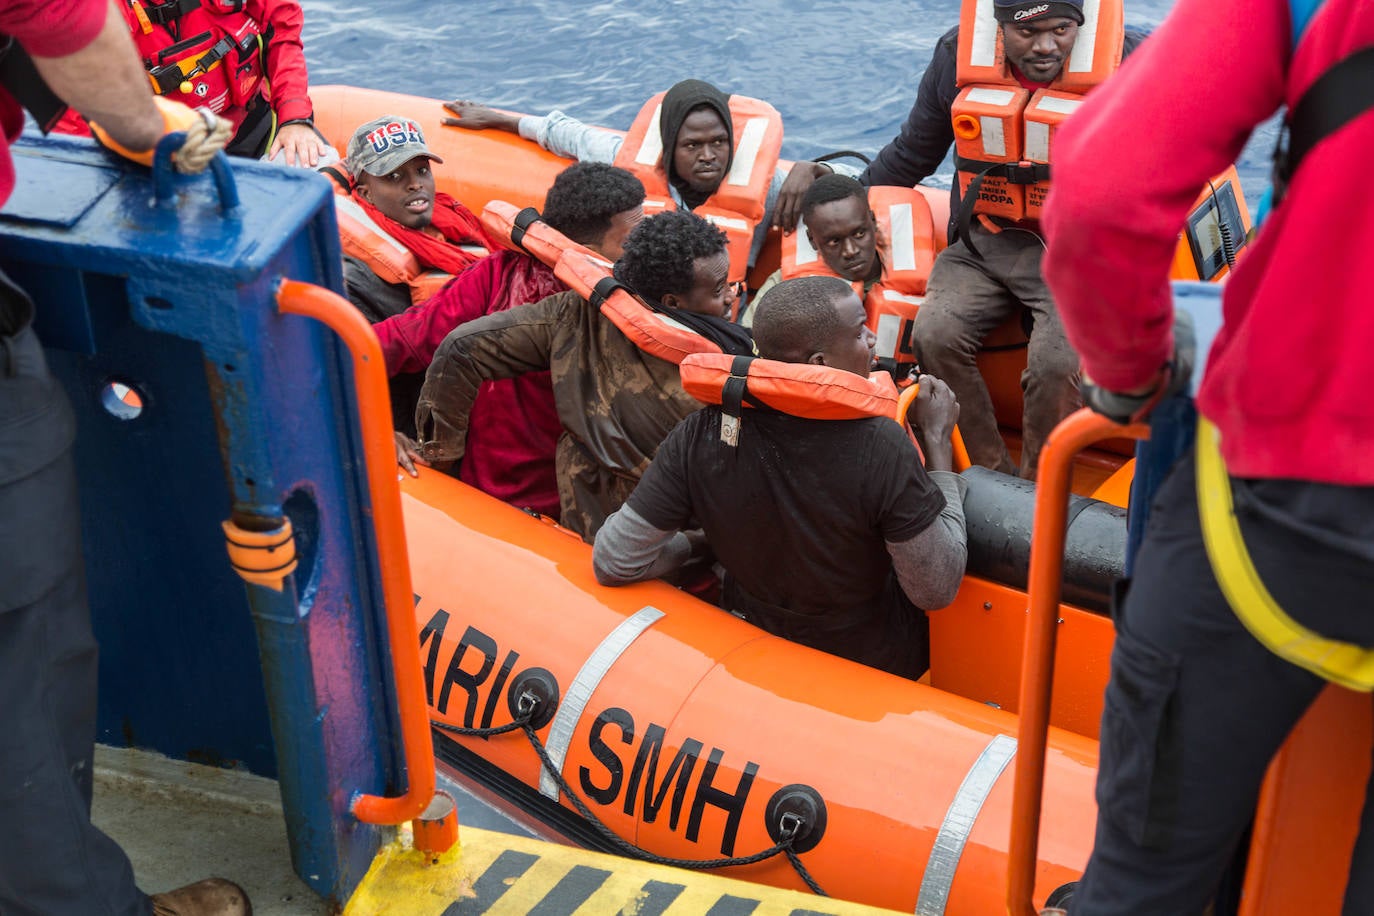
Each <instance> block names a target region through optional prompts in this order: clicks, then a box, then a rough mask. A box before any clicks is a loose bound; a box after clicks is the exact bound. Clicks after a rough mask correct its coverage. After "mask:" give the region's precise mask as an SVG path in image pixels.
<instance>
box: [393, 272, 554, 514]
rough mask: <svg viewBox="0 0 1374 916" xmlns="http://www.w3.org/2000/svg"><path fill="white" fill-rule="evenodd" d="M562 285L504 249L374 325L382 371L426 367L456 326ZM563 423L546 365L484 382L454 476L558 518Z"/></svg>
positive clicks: (548, 293) (421, 370)
mask: <svg viewBox="0 0 1374 916" xmlns="http://www.w3.org/2000/svg"><path fill="white" fill-rule="evenodd" d="M566 289H567V287H566V286H565V285H564V284H563V281H561V280H559V279H558V278H557V277H555V276H554V273H553V270H552V269H551V268H550V267H548V266H546V265H545V264H544V263H543V262H541V261H539V260H538V259H536V258H532V257H530V256H529V255H527V254H525V253H524V252H519V251H510V250H504V249H503V250H501V251H498V252H496V253H495V254H493V255H491V256H490V257H488V258H484V259H482V260H481V261H478V262H477V263H476V264H474V265H473V266H472V267H471V268H470V269H469V270H466V271H464V272H463V273H462V274H460V275H459V276H457V277H455V278H454V279H453V280H452V281H451V282H450V283H449V284H448V285H447V286H445V287H444V288H443V289H442V290H440V291H439V292H438V293H437V294H435V295H434V296H433V297H432V298H430V299H428V300H426V301H425V302H422V303H420V304H419V305H416V306H414V307H412V308H411V309H409V310H408V311H406V312H404V313H403V314H400V315H397V316H395V317H393V318H391V319H388V320H387V321H383V322H381V323H380V324H377V325H375V326H374V327H373V329H372V330H374V331H375V332H376V333H377V339H378V340H379V341H380V342H381V344H382V356H383V358H385V360H386V371H387V374H389V375H392V376H396V375H398V374H405V375H410V374H412V373H424V371H425V370H426V369H428V368H429V364H430V361H431V360H432V359H433V358H434V353H435V351H436V350H438V349H439V345H440V344H441V343H442V342H443V340H444V338H445V337H447V336H448V333H449V332H450V331H452V330H453V329H454V328H456V327H459V326H461V325H463V324H466V323H467V322H469V321H473V320H475V319H477V318H481V317H482V316H483V315H491V314H494V313H496V312H504V311H506V310H507V309H510V308H514V307H515V306H518V305H525V304H527V303H531V302H538V301H540V300H541V299H544V298H546V297H548V296H551V295H553V294H554V293H559V292H563V291H564V290H566ZM413 407H414V405H413V403H412V415H413V413H414V411H413ZM562 430H563V425H562V423H561V422H560V421H559V419H558V411H557V409H556V408H555V406H554V399H553V385H552V382H551V380H550V376H549V373H548V372H528V373H525V374H524V375H521V376H519V377H518V378H510V379H501V380H499V381H490V382H483V383H482V386H481V389H480V392H479V393H478V395H477V399H476V401H475V402H474V403H473V405H472V416H471V417H470V419H469V420H468V432H467V447H466V450H465V453H464V455H463V462H462V465H461V467H460V468H459V475H458V476H459V479H461V480H462V481H463V482H464V483H468V484H470V485H472V486H474V487H476V488H477V489H479V490H482V491H483V492H485V493H490V494H491V495H492V496H495V497H496V498H497V499H500V500H502V501H504V502H508V503H510V504H511V505H513V506H517V507H519V508H522V509H524V508H529V509H533V510H534V511H536V512H538V513H540V514H542V515H547V516H549V517H551V518H555V519H556V518H558V515H559V507H558V483H557V479H556V477H555V475H554V450H555V448H556V446H557V443H558V436H559V434H560V433H561V432H562Z"/></svg>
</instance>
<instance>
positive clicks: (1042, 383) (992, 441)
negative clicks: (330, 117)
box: [911, 223, 1083, 477]
mask: <svg viewBox="0 0 1374 916" xmlns="http://www.w3.org/2000/svg"><path fill="white" fill-rule="evenodd" d="M970 231H971V232H972V233H973V236H974V244H975V245H977V246H978V251H979V252H980V253H981V255H982V256H981V257H980V256H979V255H976V254H974V253H973V252H972V251H970V250H969V248H968V246H967V245H965V244H964V242H963V241H962V240H960V241H957V242H955V243H954V244H953V245H950V246H949V247H948V248H946V249H945V250H944V251H942V252H940V255H939V256H938V257H937V258H936V259H935V267H934V268H933V269H932V270H931V272H930V282H929V283H928V284H927V285H926V289H927V293H926V299H925V302H923V303H922V304H921V308H920V311H918V312H917V313H916V320H915V322H914V324H913V325H912V330H911V336H912V344H913V347H914V349H915V353H916V359H917V361H918V362H919V363H920V365H921V368H922V370H923V371H925V372H929V373H930V374H931V375H934V376H935V377H936V378H941V379H944V380H945V383H946V384H948V385H949V387H950V390H951V391H953V392H954V396H955V397H956V398H957V399H958V400H959V431H960V432H961V433H962V434H963V437H964V446H965V447H966V448H967V449H968V453H969V460H970V461H972V462H973V463H974V464H977V465H981V466H983V467H988V468H992V469H994V470H998V471H1002V472H1004V473H1007V474H1017V473H1020V474H1021V475H1022V476H1024V477H1033V476H1034V471H1035V467H1036V465H1037V463H1038V462H1039V459H1040V449H1041V447H1042V446H1043V445H1044V444H1045V439H1046V437H1047V436H1049V434H1050V430H1052V429H1054V427H1055V424H1057V423H1058V422H1059V421H1060V420H1062V419H1064V417H1066V416H1068V415H1069V414H1071V413H1073V412H1074V411H1075V410H1077V409H1078V408H1079V407H1082V406H1083V399H1082V397H1081V396H1080V395H1079V393H1078V382H1079V375H1078V355H1077V354H1076V353H1074V352H1073V348H1072V347H1070V346H1069V343H1068V341H1067V340H1066V339H1065V338H1064V327H1063V325H1062V324H1061V323H1060V321H1059V315H1058V313H1057V312H1056V310H1055V307H1054V301H1053V299H1051V297H1050V292H1049V289H1048V288H1047V287H1046V286H1045V281H1044V278H1043V277H1042V276H1041V274H1040V257H1041V252H1042V251H1043V248H1042V246H1041V244H1040V239H1039V238H1038V237H1036V236H1034V235H1031V234H1029V233H1026V232H1022V231H1019V230H1016V229H1006V230H1004V231H1002V232H999V233H997V234H993V233H991V232H988V231H987V230H986V229H984V228H983V227H982V226H981V225H980V224H977V223H975V224H973V225H972V226H971V227H970ZM1023 308H1026V309H1030V311H1031V314H1032V316H1033V318H1034V320H1035V330H1034V331H1033V332H1032V333H1031V335H1030V343H1029V344H1027V349H1028V352H1027V357H1026V368H1025V370H1024V371H1023V372H1022V373H1021V390H1022V392H1023V393H1024V396H1025V407H1024V409H1023V411H1022V420H1021V463H1020V465H1019V467H1018V466H1017V465H1016V464H1014V463H1013V462H1012V460H1011V455H1010V453H1008V451H1007V446H1006V443H1005V442H1004V441H1003V440H1002V434H1001V433H1000V432H999V431H998V428H997V417H996V416H995V415H994V414H993V408H992V398H991V396H990V395H989V394H988V386H987V383H986V382H984V381H983V376H982V373H980V372H979V371H978V364H977V358H978V351H979V349H980V348H981V346H982V343H983V339H984V338H985V337H986V336H987V335H988V333H989V332H990V331H992V329H993V328H996V327H997V326H998V325H1000V324H1002V322H1004V321H1005V320H1006V319H1007V318H1009V317H1011V316H1013V315H1016V314H1019V313H1020V311H1021V309H1023Z"/></svg>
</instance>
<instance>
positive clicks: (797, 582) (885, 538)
mask: <svg viewBox="0 0 1374 916" xmlns="http://www.w3.org/2000/svg"><path fill="white" fill-rule="evenodd" d="M720 424H721V409H720V408H719V407H706V408H704V409H702V410H701V411H699V412H698V413H696V414H693V415H692V416H690V417H688V418H687V419H686V420H684V421H683V422H682V423H681V424H680V425H679V426H678V427H677V429H675V430H673V432H672V434H671V435H670V436H669V437H668V439H667V440H666V441H665V442H664V443H663V447H662V448H661V449H659V453H658V455H657V457H655V458H654V463H653V465H652V466H651V467H650V468H649V470H648V472H647V473H646V474H645V475H644V480H643V481H642V482H641V483H640V485H639V486H638V487H637V488H636V489H635V491H634V493H633V494H631V495H630V498H629V501H628V502H627V504H626V505H627V508H629V509H631V510H633V512H635V513H637V514H638V515H639V517H640V518H642V519H643V520H644V521H645V522H647V523H648V525H649V526H652V528H654V529H659V530H660V531H663V532H672V531H678V530H681V529H687V528H692V527H696V526H698V525H699V526H700V527H701V528H702V529H703V531H704V532H705V535H706V540H707V541H708V542H709V543H710V545H711V549H712V551H713V552H714V553H715V556H716V557H717V559H718V560H719V561H720V563H721V564H722V565H723V566H724V567H725V570H726V578H725V584H724V588H723V591H722V605H723V606H724V607H725V608H726V609H727V610H730V611H734V612H736V613H738V614H739V615H740V616H742V617H744V618H745V619H746V620H748V621H750V622H751V623H754V624H755V625H757V626H759V627H762V628H763V629H765V630H767V631H769V632H770V633H773V634H776V635H778V636H782V637H785V638H787V639H791V640H793V641H795V642H799V643H802V644H803V645H808V646H811V647H813V648H816V649H820V650H822V651H825V652H830V653H833V654H835V655H840V656H843V657H845V658H849V659H852V660H853V661H857V662H861V663H863V664H867V665H871V666H873V667H876V668H881V669H883V670H886V671H890V672H892V673H894V674H900V675H903V676H906V677H919V676H920V675H921V673H922V672H924V671H925V670H926V668H927V667H928V665H929V655H930V647H929V629H928V623H927V621H926V618H925V614H924V612H923V611H921V610H920V609H919V608H917V607H916V606H915V605H913V604H912V602H911V600H910V599H908V597H907V596H906V594H905V593H904V592H903V590H902V587H901V585H900V584H899V582H898V578H897V574H896V572H895V571H894V568H893V558H892V556H890V555H889V553H888V548H887V544H888V543H901V542H906V541H909V540H911V539H912V538H914V537H916V536H917V535H919V534H921V533H922V532H924V531H926V530H927V529H928V528H930V527H931V526H932V525H933V524H934V523H935V522H936V520H937V519H939V518H940V517H941V514H942V513H944V512H945V511H946V510H947V509H949V510H950V511H951V512H952V513H954V514H955V515H957V525H956V526H955V527H957V533H956V532H951V534H950V537H951V538H952V539H955V540H957V542H958V544H959V545H962V544H963V542H964V526H963V511H962V501H961V497H960V493H959V487H958V478H957V475H954V474H948V475H941V476H944V477H946V478H948V480H946V481H942V485H937V484H936V482H935V481H934V480H932V475H929V474H927V473H926V471H925V468H924V467H923V466H922V465H921V461H920V458H919V457H918V456H917V454H916V450H915V448H914V447H913V446H912V444H911V441H910V440H909V439H908V438H907V436H906V434H905V433H904V432H903V431H902V429H901V427H899V426H897V424H895V423H893V422H891V420H887V419H885V418H881V417H870V418H866V419H861V420H844V421H836V420H813V419H807V418H803V417H795V416H790V415H787V414H780V413H772V412H764V411H751V412H749V414H748V416H747V417H746V418H745V420H744V422H743V425H742V427H741V430H740V436H739V444H738V446H735V447H731V446H728V445H726V444H724V443H723V442H721V439H720ZM945 484H948V486H949V487H950V491H951V492H949V494H948V498H947V497H946V495H944V494H942V492H941V490H942V488H943V485H945ZM615 526H616V522H615V521H613V522H612V523H611V524H608V525H607V526H606V528H605V529H603V537H613V536H614V535H615V534H616V528H615ZM608 546H611V545H607V544H603V543H601V540H600V539H598V544H597V554H598V563H597V566H598V575H599V576H603V577H604V575H605V572H604V570H603V566H604V564H603V562H601V557H602V556H603V555H604V554H605V553H606V552H607V548H608ZM612 552H613V551H612ZM962 568H963V567H962V563H961V564H959V569H958V573H962ZM634 578H642V577H641V576H635V577H634ZM957 579H958V574H957V573H956V575H955V581H956V582H957ZM603 581H606V579H605V578H603Z"/></svg>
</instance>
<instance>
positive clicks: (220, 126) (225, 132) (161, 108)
mask: <svg viewBox="0 0 1374 916" xmlns="http://www.w3.org/2000/svg"><path fill="white" fill-rule="evenodd" d="M153 103H154V104H155V105H157V109H158V112H159V113H160V114H161V115H162V125H163V127H162V135H163V136H164V137H165V136H166V135H167V134H171V133H176V132H177V131H185V132H186V141H185V142H184V143H183V144H182V145H181V147H180V148H179V149H178V150H177V151H176V152H175V153H173V154H172V164H173V165H175V166H176V170H177V171H178V172H181V173H182V174H184V175H195V174H198V173H200V172H203V171H205V168H206V166H208V165H209V164H210V160H211V159H213V158H214V157H215V154H216V153H218V152H219V151H220V150H222V149H224V147H225V144H227V143H228V142H229V140H230V138H231V137H233V135H234V129H233V126H232V125H231V124H230V123H229V122H228V121H226V120H224V119H223V118H221V117H218V116H216V115H215V114H214V113H213V112H211V111H210V110H209V109H208V108H194V109H193V108H187V107H186V106H185V105H183V104H181V103H180V102H176V101H173V100H171V99H166V98H163V97H162V96H160V95H155V96H153ZM90 124H91V133H92V134H94V135H95V138H96V139H97V140H99V141H100V144H101V145H102V146H104V147H105V148H106V149H108V150H110V151H111V152H115V153H118V154H119V155H121V156H123V157H124V158H125V159H128V160H129V161H130V162H137V163H138V164H139V165H146V166H152V164H153V154H154V153H155V152H156V150H157V144H153V145H152V146H151V147H149V148H148V149H147V150H144V151H142V152H134V151H133V150H130V149H128V148H126V147H124V146H123V145H121V144H120V143H118V142H117V141H116V140H115V139H114V138H113V137H111V136H110V135H109V134H107V133H106V132H105V130H104V128H102V127H101V126H100V125H99V124H97V123H96V122H94V121H92V122H90Z"/></svg>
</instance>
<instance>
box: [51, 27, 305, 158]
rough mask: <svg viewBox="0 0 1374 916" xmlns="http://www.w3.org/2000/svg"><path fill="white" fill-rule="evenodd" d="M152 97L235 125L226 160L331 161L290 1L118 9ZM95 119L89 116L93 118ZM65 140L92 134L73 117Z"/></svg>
mask: <svg viewBox="0 0 1374 916" xmlns="http://www.w3.org/2000/svg"><path fill="white" fill-rule="evenodd" d="M115 6H116V7H118V8H119V10H120V12H122V13H123V14H124V20H125V23H126V25H127V27H128V29H129V34H130V35H132V36H133V40H134V45H135V47H137V49H138V53H139V55H140V57H142V59H143V67H144V69H146V70H147V71H148V79H149V81H150V82H151V83H152V86H153V91H154V92H155V93H157V94H158V95H162V96H165V97H166V98H169V99H175V100H176V101H179V102H183V103H185V104H186V105H188V106H190V107H192V108H198V107H206V108H209V109H210V110H211V111H213V112H214V113H215V114H217V115H219V116H220V117H222V118H224V119H226V120H227V121H229V122H230V123H231V124H233V126H234V139H233V140H231V141H230V143H229V146H228V147H227V148H226V150H225V151H226V152H227V153H229V154H230V155H231V156H246V157H249V158H253V159H256V158H258V157H260V156H263V155H264V154H266V155H267V156H268V157H270V158H275V157H277V156H278V155H280V156H281V157H282V158H284V159H285V161H286V163H287V164H288V165H296V164H300V165H308V166H310V167H311V168H313V167H315V166H316V165H317V164H318V163H319V160H320V157H321V156H325V155H327V154H328V152H329V147H328V145H327V144H326V143H325V142H324V139H323V138H322V137H321V136H320V135H319V134H318V133H317V132H316V131H315V128H314V126H313V124H312V118H313V116H314V109H313V108H312V107H311V104H310V96H309V94H308V86H307V83H308V76H307V73H306V66H305V52H304V50H303V49H302V47H301V26H302V24H303V23H304V21H305V14H304V13H303V12H302V11H301V7H300V4H299V3H295V2H291V0H164V2H160V3H159V2H152V0H118V2H116V3H115ZM87 114H89V112H87ZM55 129H56V130H57V131H59V132H61V133H74V134H83V135H89V133H90V131H89V129H88V128H87V127H86V124H85V121H84V120H83V119H82V117H81V116H80V115H79V114H77V113H76V112H75V111H71V112H68V114H67V115H66V116H65V117H64V118H63V119H62V120H61V121H60V122H58V124H57V126H56V128H55Z"/></svg>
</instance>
